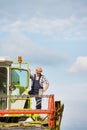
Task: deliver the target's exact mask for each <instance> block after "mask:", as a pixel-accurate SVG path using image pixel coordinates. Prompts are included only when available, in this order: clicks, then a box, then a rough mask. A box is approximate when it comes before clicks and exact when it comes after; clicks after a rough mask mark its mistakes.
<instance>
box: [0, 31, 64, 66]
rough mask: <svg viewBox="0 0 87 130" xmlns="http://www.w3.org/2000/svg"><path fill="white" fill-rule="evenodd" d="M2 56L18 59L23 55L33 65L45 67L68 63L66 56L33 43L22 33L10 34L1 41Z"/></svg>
mask: <svg viewBox="0 0 87 130" xmlns="http://www.w3.org/2000/svg"><path fill="white" fill-rule="evenodd" d="M0 46H1V55H7V56H12V57H17V56H18V55H22V56H23V57H25V58H26V60H29V61H30V62H31V63H40V64H43V65H45V64H46V65H58V64H60V63H62V62H65V61H66V57H65V56H61V55H59V54H57V53H56V52H55V50H52V49H51V48H48V47H46V46H42V44H41V45H38V44H37V43H33V42H32V40H31V39H30V38H29V37H26V36H25V35H24V34H22V33H20V32H11V33H8V35H7V37H5V39H3V40H0Z"/></svg>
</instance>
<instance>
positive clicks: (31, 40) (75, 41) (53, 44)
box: [0, 0, 87, 130]
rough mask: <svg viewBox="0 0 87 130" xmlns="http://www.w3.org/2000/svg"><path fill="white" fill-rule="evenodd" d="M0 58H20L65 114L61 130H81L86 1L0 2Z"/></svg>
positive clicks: (86, 96) (86, 125)
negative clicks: (39, 73) (38, 68)
mask: <svg viewBox="0 0 87 130" xmlns="http://www.w3.org/2000/svg"><path fill="white" fill-rule="evenodd" d="M0 55H1V56H10V57H11V58H12V59H13V60H16V59H17V56H18V55H22V57H23V60H25V61H28V62H29V65H30V68H31V71H32V73H34V71H35V68H36V66H38V65H40V66H41V67H42V68H43V73H44V75H46V77H47V79H48V80H49V82H50V87H49V89H48V91H47V92H46V94H50V93H54V94H55V99H56V100H62V102H63V103H64V105H65V110H64V114H63V119H62V125H61V130H86V129H87V0H0Z"/></svg>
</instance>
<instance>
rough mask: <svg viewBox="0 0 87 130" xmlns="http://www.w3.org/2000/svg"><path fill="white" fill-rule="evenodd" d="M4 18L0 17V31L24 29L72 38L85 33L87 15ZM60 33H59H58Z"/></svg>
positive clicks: (86, 33)
mask: <svg viewBox="0 0 87 130" xmlns="http://www.w3.org/2000/svg"><path fill="white" fill-rule="evenodd" d="M3 20H5V21H6V19H0V23H1V26H0V31H5V32H8V31H9V32H12V31H26V32H38V33H42V34H46V35H53V34H55V35H57V37H58V36H60V35H63V36H65V37H68V38H67V39H70V38H71V39H72V37H73V38H74V37H75V38H76V37H78V38H79V37H80V36H81V37H83V35H82V34H84V33H85V36H86V35H87V31H86V30H87V17H83V18H77V17H74V16H70V17H67V18H56V19H45V18H39V17H33V18H31V19H20V18H19V19H17V20H16V21H9V20H8V19H7V21H9V22H7V23H6V22H4V24H3ZM58 34H60V35H58Z"/></svg>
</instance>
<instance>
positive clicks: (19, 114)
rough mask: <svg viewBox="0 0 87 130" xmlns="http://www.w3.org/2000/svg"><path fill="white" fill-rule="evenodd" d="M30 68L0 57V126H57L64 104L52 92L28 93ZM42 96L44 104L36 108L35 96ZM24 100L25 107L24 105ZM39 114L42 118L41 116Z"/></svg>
mask: <svg viewBox="0 0 87 130" xmlns="http://www.w3.org/2000/svg"><path fill="white" fill-rule="evenodd" d="M29 90H30V68H29V64H28V62H23V61H22V57H21V56H18V61H17V62H13V61H12V60H11V58H9V57H0V129H2V128H3V127H4V129H5V128H6V129H7V127H8V128H10V127H11V128H12V127H20V126H23V127H40V128H41V129H44V130H60V125H61V120H62V116H63V110H64V104H62V102H61V100H58V101H55V96H54V94H50V95H29V94H28V91H29ZM35 97H42V101H44V100H45V104H46V102H47V106H45V107H44V106H43V107H42V109H40V110H39V109H36V108H35V107H34V106H33V105H34V98H35ZM26 100H27V101H28V108H24V105H25V102H26ZM40 115H42V118H40Z"/></svg>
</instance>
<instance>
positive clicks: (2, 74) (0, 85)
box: [0, 67, 7, 109]
mask: <svg viewBox="0 0 87 130" xmlns="http://www.w3.org/2000/svg"><path fill="white" fill-rule="evenodd" d="M6 96H7V69H6V68H5V67H0V109H6V107H7V97H6Z"/></svg>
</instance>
